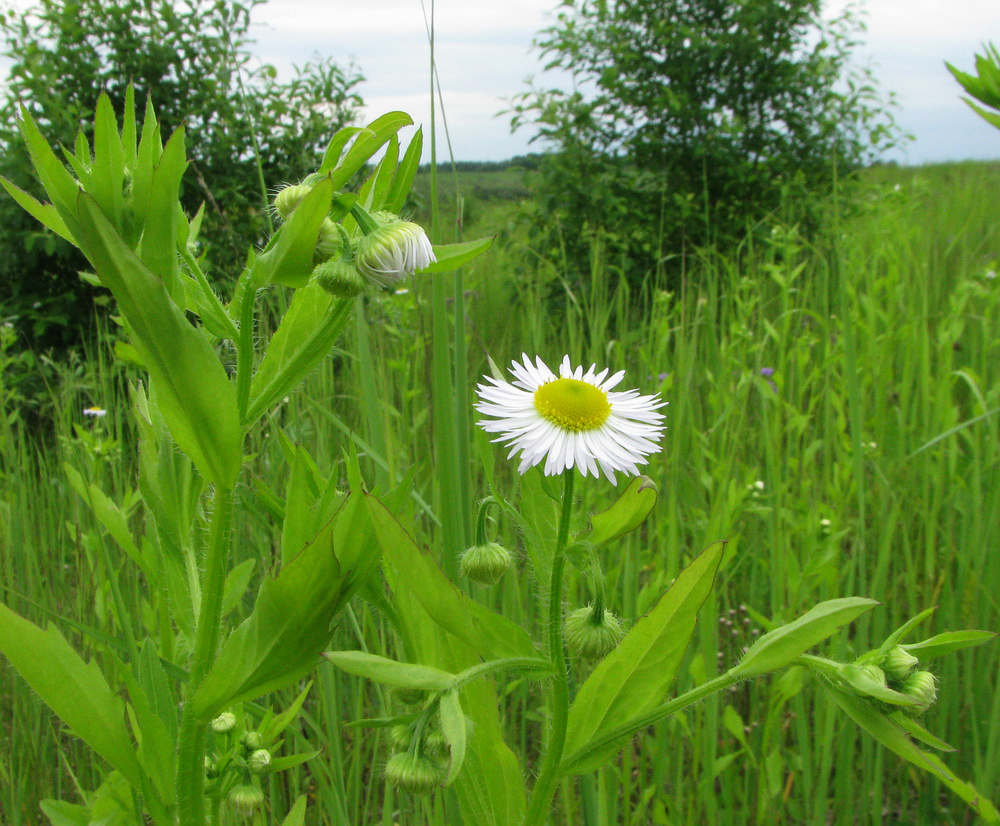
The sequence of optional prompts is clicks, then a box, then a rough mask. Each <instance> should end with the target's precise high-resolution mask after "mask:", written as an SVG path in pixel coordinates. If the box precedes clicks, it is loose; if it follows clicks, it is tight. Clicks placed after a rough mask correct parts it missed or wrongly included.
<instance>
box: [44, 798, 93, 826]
mask: <svg viewBox="0 0 1000 826" xmlns="http://www.w3.org/2000/svg"><path fill="white" fill-rule="evenodd" d="M39 805H40V806H41V809H42V812H43V813H44V814H45V816H46V817H47V818H48V819H49V823H50V824H51V826H90V822H91V821H90V809H88V808H87V807H86V806H81V805H79V804H78V803H67V802H66V801H65V800H43V801H42V802H41V804H39Z"/></svg>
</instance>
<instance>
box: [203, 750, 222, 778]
mask: <svg viewBox="0 0 1000 826" xmlns="http://www.w3.org/2000/svg"><path fill="white" fill-rule="evenodd" d="M218 776H219V764H218V763H217V762H216V761H215V757H214V756H209V755H207V754H206V755H205V777H207V778H208V779H209V780H214V779H215V778H216V777H218Z"/></svg>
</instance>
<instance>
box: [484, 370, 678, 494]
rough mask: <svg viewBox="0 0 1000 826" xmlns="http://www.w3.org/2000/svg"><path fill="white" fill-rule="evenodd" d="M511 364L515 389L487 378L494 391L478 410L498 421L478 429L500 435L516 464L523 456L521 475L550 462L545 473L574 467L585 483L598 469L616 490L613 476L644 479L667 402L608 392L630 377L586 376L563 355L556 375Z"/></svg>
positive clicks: (487, 387)
mask: <svg viewBox="0 0 1000 826" xmlns="http://www.w3.org/2000/svg"><path fill="white" fill-rule="evenodd" d="M521 358H522V360H523V363H519V362H517V361H513V362H511V368H510V372H511V373H512V374H513V375H514V381H513V383H508V382H505V381H501V380H499V379H494V378H491V377H489V376H487V377H486V381H487V382H489V384H480V385H478V390H479V398H480V402H479V403H478V404H477V405H476V410H478V411H479V412H480V413H483V414H484V415H486V416H494V417H496V418H495V420H485V421H481V422H479V426H480V427H482V428H483V430H485V431H487V432H488V433H499V434H500V436H499V437H498V438H497V439H494V441H496V442H505V443H506V444H508V445H510V448H511V450H510V454H509V455H508V457H507V458H511V457H513V456H514V454H516V453H518V452H520V453H521V464H520V466H519V467H518V469H517V470H518V473H525V472H526V471H527V470H528V469H529V468H531V467H534V466H535V465H537V464H539V463H540V462H541V461H542V459H544V460H545V466H544V468H543V471H544V473H545V475H546V476H554V475H556V474H559V473H562V472H563V471H564V470H567V469H569V468H573V467H576V468H578V469H579V471H580V473H582V474H583V475H584V476H587V475H588V474H593V475H594V476H599V475H600V474H599V472H598V468H600V470H601V471H603V472H604V475H605V476H606V477H607V478H608V480H609V481H610V482H611V483H612V484H616V479H615V472H616V471H618V472H621V473H625V474H628V475H632V476H638V475H639V468H638V467H637V466H638V465H640V464H645V463H646V456H648V455H649V454H651V453H657V452H658V451H659V450H660V445H658V444H657V443H656V442H657V441H659V439H660V438H661V436H662V435H663V424H662V421H663V414H662V413H658V412H657V409H658V408H660V407H663V405H664V404H666V402H663V401H661V400H660V399H659V397H658V396H655V395H653V396H640V395H639V392H638V391H637V390H628V391H625V392H611V390H612V388H613V387H616V386H617V385H618V384H619V383H620V382H621V380H622V378H623V377H624V376H625V372H624V371H619V372H617V373H615V374H614V375H613V376H611V377H610V378H608V377H607V376H608V370H607V368H605V369H604V370H602V371H601V372H600V373H597V372H595V371H596V365H593V364H592V365H591V366H590V369H589V370H587V372H586V373H584V370H583V367H577V368H575V369H574V368H573V366H572V365H571V363H570V360H569V356H564V357H563V360H562V364H561V365H560V366H559V375H558V376H556V375H555V374H554V373H553V372H552V371H551V370H549V368H548V367H547V366H546V365H545V364H544V362H542V360H541V359H540V358H536V359H535V363H534V364H532V362H531V360H530V359H529V358H528V356H527V355H526V354H522V356H521Z"/></svg>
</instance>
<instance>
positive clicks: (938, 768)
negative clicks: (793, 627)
mask: <svg viewBox="0 0 1000 826" xmlns="http://www.w3.org/2000/svg"><path fill="white" fill-rule="evenodd" d="M822 682H823V685H824V686H825V687H826V688H827V689H828V690H829V692H830V694H831V695H832V696H833V699H834V700H835V701H836V702H837V705H839V706H840V707H841V708H842V709H844V711H846V712H847V716H848V717H850V718H851V719H852V720H854V722H855V723H857V724H858V725H859V726H861V728H863V729H864V730H865V731H867V732H868V733H869V734H870V735H871V736H872V737H874V738H875V739H876V740H878V741H879V742H880V743H881V744H882V745H883V746H885V747H886V748H887V749H889V750H890V751H893V752H895V753H896V754H898V755H899V756H900V757H902V758H903V759H904V760H908V761H909V762H910V763H912V764H913V765H915V766H917V767H918V768H921V769H923V770H924V771H927V772H930V773H931V774H933V775H934V776H935V777H937V778H938V779H939V780H940V781H941V782H942V783H944V784H945V785H946V786H947V787H948V788H949V789H951V790H952V791H953V792H954V793H955V794H957V795H958V796H959V797H960V798H962V800H964V801H965V802H966V803H968V804H969V805H970V806H971V807H972V808H973V809H974V810H975V811H976V812H977V813H978V814H979V816H980V817H981V818H982V819H983V820H984V821H986V822H987V823H1000V813H998V812H997V810H996V809H995V808H994V806H993V804H992V803H991V802H990V801H989V800H988V799H987V798H985V797H983V796H982V795H981V794H980V793H979V792H978V791H976V789H975V788H974V787H973V786H972V785H971V784H970V783H966V782H964V781H962V780H959V779H958V778H957V777H955V775H954V774H952V773H951V771H949V770H948V768H947V767H946V766H945V765H944V763H942V762H941V760H940V759H939V758H938V757H937V756H936V755H933V754H930V753H929V752H925V751H923V750H922V749H921V748H919V747H918V746H917V745H916V744H915V743H914V742H913V741H912V740H910V738H909V737H907V735H906V732H905V731H904V730H903V729H902V728H900V727H899V726H898V725H897V724H896V723H895V722H894V721H893V720H892V719H890V718H889V717H887V716H886V715H884V714H882V713H881V712H880V711H878V710H877V709H876V708H875V707H874V706H873V705H872V704H871V703H870V702H867V701H865V700H863V699H862V698H860V697H856V696H854V695H852V694H848V693H847V692H845V691H841V690H840V689H838V688H836V687H835V686H833V685H832V684H830V683H829V682H827V681H825V680H824V681H822Z"/></svg>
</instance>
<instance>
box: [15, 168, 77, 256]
mask: <svg viewBox="0 0 1000 826" xmlns="http://www.w3.org/2000/svg"><path fill="white" fill-rule="evenodd" d="M0 185H2V186H3V188H4V189H6V190H7V192H8V193H9V194H10V196H11V197H12V198H13V199H14V200H15V201H17V203H18V204H19V205H20V207H21V209H23V210H24V211H25V212H27V213H28V214H29V215H30V216H31V217H32V218H34V219H35V220H36V221H38V222H39V223H40V224H42V225H43V226H45V227H48V228H49V229H50V230H52V231H53V232H54V233H55V234H56V235H58V236H60V237H61V238H64V239H66V240H67V241H69V242H70V243H71V244H72V245H73V246H76V245H77V243H76V239H75V238H74V237H73V235H72V234H71V233H70V231H69V228H68V227H67V226H66V222H65V221H64V220H63V219H62V216H61V215H60V214H59V210H58V209H56V208H55V207H54V206H53V205H52V204H43V203H42V202H41V201H39V200H38V199H37V198H34V197H33V196H31V195H29V194H28V193H27V192H25V191H24V190H23V189H20V188H18V187H16V186H15V185H14V184H12V183H11V182H10V181H8V180H7V179H6V178H0Z"/></svg>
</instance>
